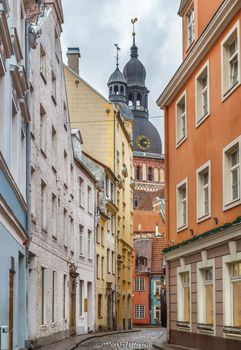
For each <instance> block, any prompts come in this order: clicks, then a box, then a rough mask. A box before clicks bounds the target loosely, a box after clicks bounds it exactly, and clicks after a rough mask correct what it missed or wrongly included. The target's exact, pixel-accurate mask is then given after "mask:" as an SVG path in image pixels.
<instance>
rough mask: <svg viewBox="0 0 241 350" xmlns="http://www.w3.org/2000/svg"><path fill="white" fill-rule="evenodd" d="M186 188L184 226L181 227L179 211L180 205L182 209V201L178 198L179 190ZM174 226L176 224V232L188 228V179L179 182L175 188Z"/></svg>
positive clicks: (181, 214) (180, 213) (180, 212)
mask: <svg viewBox="0 0 241 350" xmlns="http://www.w3.org/2000/svg"><path fill="white" fill-rule="evenodd" d="M184 186H186V198H185V201H186V224H185V225H183V224H182V223H181V220H180V218H181V217H182V216H183V212H182V210H181V211H179V208H180V205H181V207H182V204H183V201H184V199H181V198H180V190H181V189H182V188H183V187H184ZM176 224H177V232H180V231H182V230H185V229H186V228H187V227H188V179H187V178H185V179H184V180H183V181H181V182H179V184H177V186H176Z"/></svg>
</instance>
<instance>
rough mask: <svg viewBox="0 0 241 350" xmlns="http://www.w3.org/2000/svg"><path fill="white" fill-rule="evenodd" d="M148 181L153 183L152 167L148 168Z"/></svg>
mask: <svg viewBox="0 0 241 350" xmlns="http://www.w3.org/2000/svg"><path fill="white" fill-rule="evenodd" d="M148 181H153V170H152V167H149V168H148Z"/></svg>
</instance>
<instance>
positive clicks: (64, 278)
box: [63, 275, 67, 319]
mask: <svg viewBox="0 0 241 350" xmlns="http://www.w3.org/2000/svg"><path fill="white" fill-rule="evenodd" d="M66 281H67V276H66V275H64V276H63V319H65V318H66V302H65V300H66Z"/></svg>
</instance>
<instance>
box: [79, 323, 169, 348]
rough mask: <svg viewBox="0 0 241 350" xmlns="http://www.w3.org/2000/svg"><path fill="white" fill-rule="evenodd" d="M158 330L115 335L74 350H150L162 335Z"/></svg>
mask: <svg viewBox="0 0 241 350" xmlns="http://www.w3.org/2000/svg"><path fill="white" fill-rule="evenodd" d="M164 332H165V331H164V330H161V329H160V328H155V329H143V330H141V332H137V333H127V334H117V335H112V336H105V337H102V338H99V339H98V338H97V339H91V340H88V341H86V342H84V343H82V344H80V345H79V347H78V348H77V349H76V350H90V349H91V350H92V349H93V350H150V349H154V348H153V347H152V344H153V343H154V342H155V341H156V340H157V339H158V338H160V335H161V334H162V333H164Z"/></svg>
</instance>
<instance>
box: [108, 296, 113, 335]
mask: <svg viewBox="0 0 241 350" xmlns="http://www.w3.org/2000/svg"><path fill="white" fill-rule="evenodd" d="M107 327H108V330H111V329H112V300H111V294H108V299H107Z"/></svg>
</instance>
